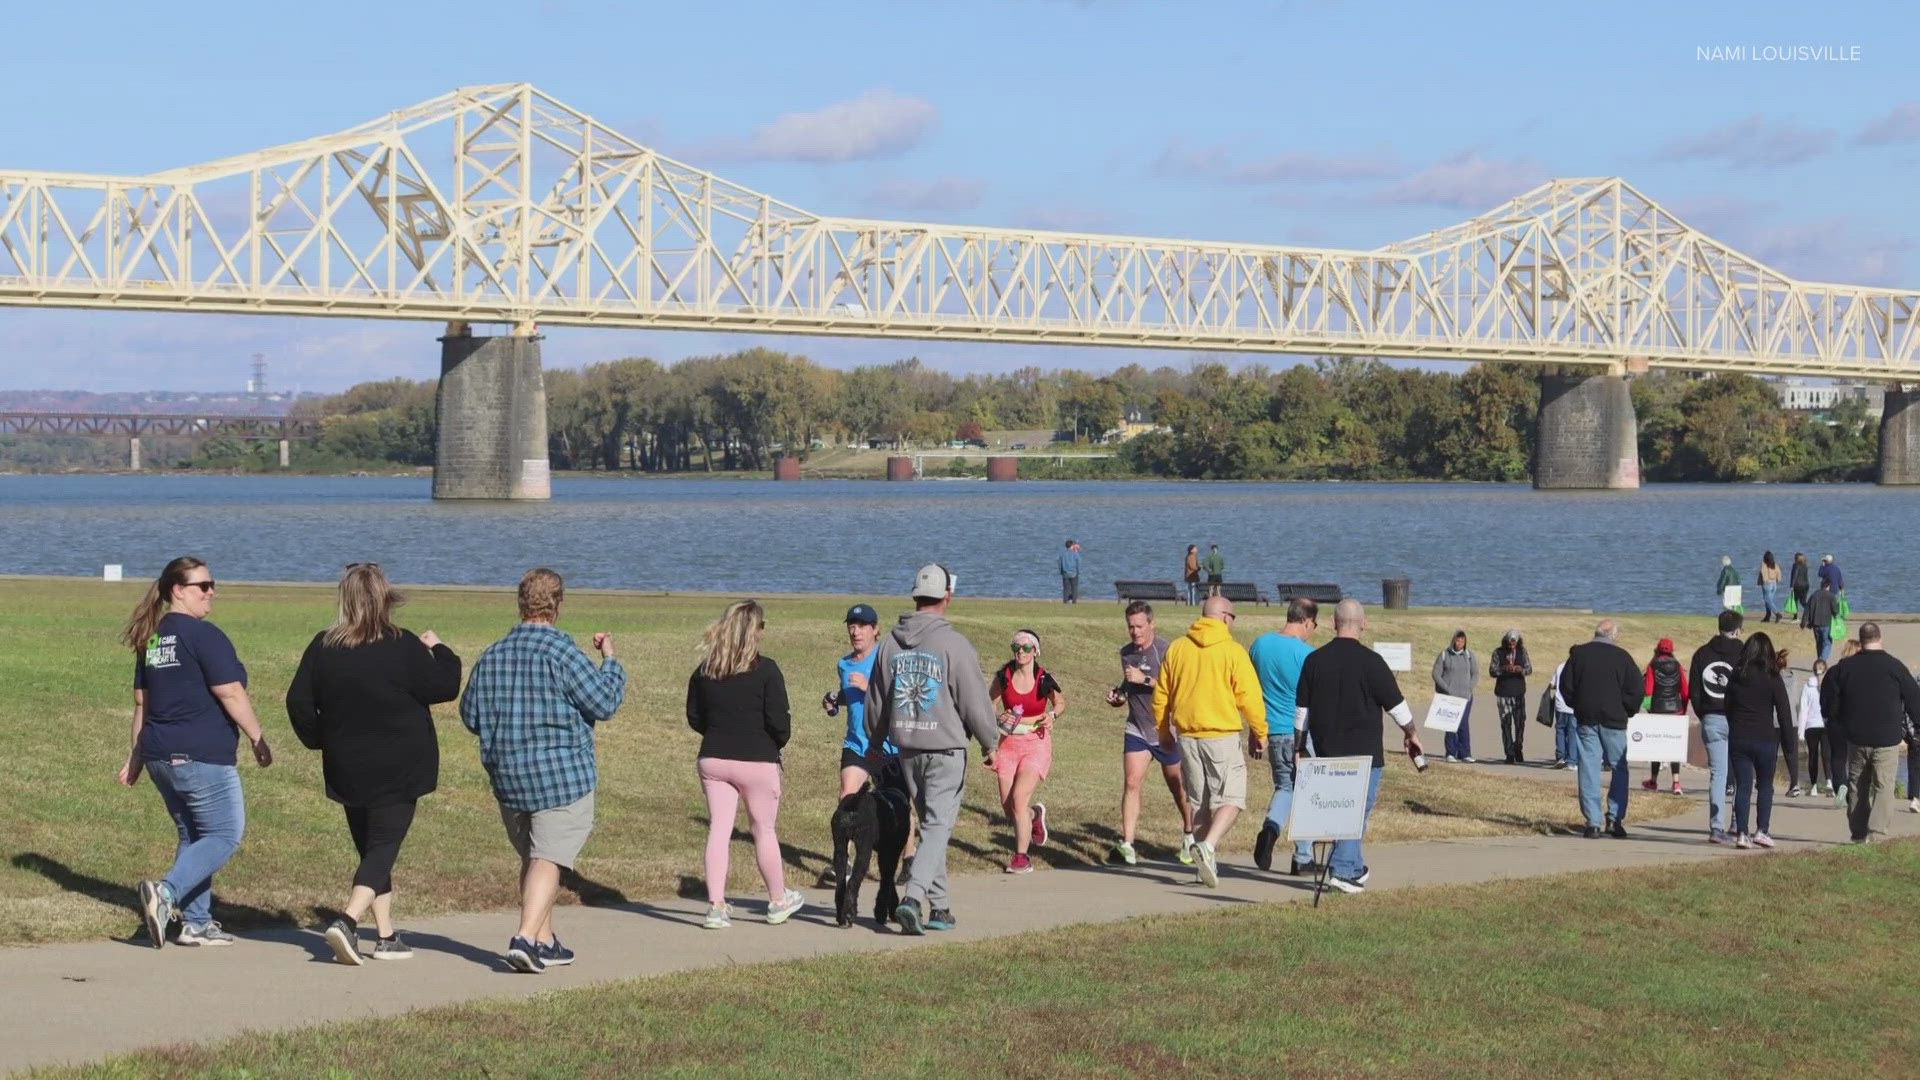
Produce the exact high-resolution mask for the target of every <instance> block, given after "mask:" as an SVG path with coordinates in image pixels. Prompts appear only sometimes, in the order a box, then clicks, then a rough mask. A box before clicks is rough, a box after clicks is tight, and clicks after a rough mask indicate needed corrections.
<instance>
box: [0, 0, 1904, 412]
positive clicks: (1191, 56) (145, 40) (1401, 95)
mask: <svg viewBox="0 0 1920 1080" xmlns="http://www.w3.org/2000/svg"><path fill="white" fill-rule="evenodd" d="M276 7H284V9H285V13H281V11H279V10H276ZM18 8H20V9H19V10H15V11H13V12H10V15H9V27H8V31H9V33H8V36H9V38H10V40H12V41H13V42H14V43H15V44H16V47H15V48H14V49H12V50H10V55H9V62H8V63H7V64H6V65H4V66H3V67H0V92H3V93H4V99H5V100H6V101H8V102H9V103H10V106H11V107H10V108H9V109H8V111H7V113H6V116H5V119H4V120H3V121H0V167H6V168H29V169H47V170H57V171H86V172H110V173H131V174H139V173H144V172H150V171H154V170H157V169H161V168H166V167H169V166H174V165H181V164H187V163H191V162H195V161H201V160H206V159H211V158H216V157H221V156H225V155H229V154H235V153H241V152H244V151H247V150H252V149H256V148H259V147H264V146H268V145H273V144H276V143H282V142H288V141H292V140H295V139H299V138H303V137H307V136H311V135H318V134H322V133H326V132H330V131H335V130H338V129H341V128H344V127H348V126H351V125H353V124H357V123H360V122H363V121H365V120H368V119H371V118H373V117H376V116H378V115H380V114H382V113H384V112H387V111H389V110H392V109H395V108H399V107H402V106H405V105H409V104H412V103H414V102H417V101H420V100H424V99H426V98H430V97H433V96H435V95H437V94H440V93H443V92H445V91H447V90H449V89H452V88H453V87H455V86H461V85H469V84H476V83H492V82H514V81H529V82H532V83H534V84H535V85H537V86H539V87H541V88H542V89H543V90H545V91H546V92H547V93H549V94H551V95H553V96H555V97H557V98H559V99H560V100H562V101H565V102H567V103H569V104H571V105H573V106H574V107H575V108H577V109H580V110H581V111H583V112H586V113H589V114H592V115H593V116H595V117H596V118H598V119H600V120H602V121H604V122H606V123H609V124H611V125H613V126H614V127H616V128H620V129H622V130H625V131H627V132H628V133H629V134H631V135H633V136H634V137H636V138H638V139H640V140H641V141H643V142H646V143H649V144H651V145H654V146H657V147H658V148H660V149H661V150H663V151H666V152H668V153H671V154H674V155H675V156H678V157H681V158H682V159H684V160H686V161H688V162H689V163H691V164H695V165H700V166H703V167H707V168H710V169H712V170H713V171H714V172H716V173H719V174H720V175H722V176H724V177H726V178H728V179H731V180H733V181H735V182H738V183H741V184H744V185H746V186H749V187H752V188H755V189H758V190H761V191H765V192H767V193H768V194H771V195H773V196H775V197H777V198H780V199H783V200H785V201H787V202H789V203H792V204H795V205H797V206H800V207H803V208H806V209H809V210H815V211H818V212H821V213H827V214H845V215H859V216H869V217H896V218H903V219H908V220H932V221H955V222H974V223H981V224H996V225H1009V226H1031V227H1048V228H1059V229H1076V230H1077V229H1086V230H1094V231H1100V232H1117V233H1131V234H1139V235H1149V236H1169V237H1191V238H1194V239H1212V240H1240V241H1249V242H1273V243H1287V242H1293V243H1306V244H1314V245H1324V246H1333V247H1356V248H1365V247H1372V246H1376V245H1378V244H1381V243H1385V242H1387V241H1390V240H1394V239H1398V238H1401V237H1404V236H1409V235H1413V234H1417V233H1420V232H1424V231H1427V230H1429V229H1433V228H1437V227H1440V226H1443V225H1447V224H1451V223H1453V222H1455V221H1458V220H1460V219H1461V218H1463V217H1468V216H1471V215H1473V214H1475V213H1478V212H1481V211H1483V210H1485V209H1487V208H1489V207H1491V206H1493V205H1495V204H1497V203H1499V202H1501V201H1503V200H1504V199H1506V198H1509V197H1511V196H1513V195H1517V194H1519V193H1520V192H1522V191H1524V190H1525V189H1527V188H1529V187H1531V186H1533V185H1534V184H1536V183H1538V182H1540V181H1541V180H1543V179H1546V178H1548V177H1551V176H1597V175H1621V176H1625V177H1627V178H1628V179H1629V180H1630V181H1632V182H1633V183H1634V184H1635V185H1636V186H1637V187H1639V188H1640V190H1642V191H1643V192H1645V193H1647V194H1648V195H1650V196H1651V197H1653V198H1654V199H1656V200H1658V201H1660V202H1662V203H1664V204H1666V205H1668V206H1669V207H1670V208H1672V209H1674V210H1675V211H1676V212H1677V213H1679V214H1680V215H1681V216H1682V217H1683V218H1685V219H1687V220H1689V221H1692V222H1694V223H1695V224H1696V225H1698V226H1700V227H1702V228H1704V229H1706V230H1707V231H1708V232H1710V233H1712V234H1714V235H1715V236H1717V237H1719V238H1720V239H1722V240H1724V241H1725V242H1727V243H1729V244H1731V245H1733V246H1734V247H1737V248H1739V249H1741V250H1744V251H1746V252H1748V253H1750V254H1753V255H1755V256H1758V257H1760V258H1762V259H1763V260H1765V261H1768V262H1770V263H1772V264H1773V265H1775V266H1777V267H1778V268H1780V269H1782V270H1784V271H1786V272H1788V273H1792V274H1795V275H1797V276H1801V277H1806V278H1815V279H1825V280H1837V281H1849V282H1858V283H1865V284H1885V285H1902V286H1920V251H1916V247H1915V245H1916V243H1920V219H1916V212H1915V210H1914V200H1913V195H1912V191H1913V177H1914V176H1915V175H1916V170H1917V168H1920V80H1916V79H1915V78H1914V76H1913V61H1912V58H1913V57H1914V56H1915V55H1920V48H1916V46H1920V30H1916V29H1915V23H1914V20H1913V19H1912V17H1911V14H1910V12H1908V11H1906V10H1904V9H1903V8H1902V6H1901V5H1897V4H1894V3H1846V2H1839V3H1829V4H1823V5H1819V6H1818V7H1809V6H1807V5H1804V4H1787V3H1745V4H1737V5H1736V4H1712V5H1707V4H1701V5H1690V6H1689V7H1688V9H1685V10H1681V9H1677V8H1676V7H1675V6H1672V5H1669V4H1661V3H1651V2H1642V0H1628V2H1611V3H1588V4H1577V5H1574V4H1569V5H1558V4H1556V5H1545V4H1538V3H1507V2H1478V3H1475V2H1465V3H1455V4H1358V3H1353V4H1342V3H1330V2H1314V0H1298V2H1273V3H1239V2H1231V3H1229V2H1191V3H1172V2H1151V0H1079V2H1075V0H998V2H996V0H969V2H965V3H961V2H949V3H931V2H910V3H895V4H882V3H851V2H849V3H832V2H817V3H807V4H798V3H791V2H789V3H760V2H749V0H734V2H732V3H729V4H726V5H717V6H701V5H688V4H644V5H643V4H620V3H600V2H589V0H523V2H493V0H472V2H468V3H460V4H440V3H416V4H409V5H400V4H391V5H390V4H383V3H362V2H358V0H341V2H335V3H330V4H326V5H322V6H321V7H320V8H315V7H313V6H311V5H306V6H301V7H295V6H294V5H257V4H255V5H240V4H222V3H199V4H195V5H190V6H188V7H186V8H183V9H181V12H182V13H181V14H174V15H164V16H163V15H162V14H160V9H156V8H154V7H153V6H152V5H149V4H139V5H135V4H121V3H104V4H90V5H80V4H69V5H32V6H31V7H27V6H25V5H19V6H18ZM189 11H190V12H191V13H192V14H190V15H189V14H185V12H189ZM21 42H31V43H33V46H32V47H31V48H21V47H18V46H19V43H21ZM1798 45H1810V46H1814V47H1826V48H1829V49H1831V50H1832V51H1833V52H1835V53H1838V54H1841V55H1846V54H1847V52H1848V50H1851V49H1852V48H1853V47H1856V46H1857V47H1858V50H1859V59H1858V60H1852V61H1842V62H1835V61H1822V60H1814V61H1803V62H1794V61H1767V60H1733V61H1726V60H1713V59H1707V60H1702V59H1699V58H1698V54H1697V50H1699V49H1701V48H1711V47H1713V46H1747V47H1750V48H1753V47H1766V46H1774V47H1786V48H1791V47H1793V46H1798ZM823 133H824V134H823ZM0 326H4V327H5V336H6V338H7V340H8V341H9V346H10V347H9V348H8V349H7V359H6V360H5V361H4V362H0V388H10V389H19V388H37V387H58V388H80V389H94V390H133V389H211V388H219V387H233V386H237V385H239V384H240V383H242V382H243V381H244V380H245V378H246V376H247V365H248V361H249V358H250V357H251V355H252V354H253V353H256V352H260V353H265V354H266V355H267V357H268V360H269V364H270V366H271V372H272V375H271V378H272V379H273V381H274V382H276V383H278V384H281V385H285V384H290V383H294V382H298V383H299V384H300V385H301V386H302V387H303V388H305V389H317V390H331V389H337V388H339V387H342V386H344V385H347V384H349V383H351V382H356V381H360V380H363V379H368V378H381V377H387V376H391V375H408V376H414V377H425V376H428V375H431V374H434V373H435V369H436V364H437V359H436V358H437V346H436V345H435V343H434V338H435V336H436V335H437V334H438V333H439V332H440V331H439V328H438V327H437V326H436V325H434V324H428V323H383V322H349V321H336V320H307V319H286V318H269V317H256V318H245V317H218V316H200V315H171V314H130V313H118V312H93V311H69V312H43V311H29V310H24V309H18V308H5V309H0ZM752 344H769V345H773V346H774V347H782V348H789V349H792V350H793V351H797V352H804V353H806V354H807V355H810V356H813V357H815V358H816V359H818V360H820V361H822V362H824V363H827V364H831V365H835V366H851V365H853V364H857V363H873V362H884V361H887V360H892V359H896V358H899V357H902V356H907V355H919V356H920V357H922V358H923V359H925V360H927V361H928V362H930V363H934V364H936V365H939V366H943V367H948V368H951V369H953V370H958V371H997V370H1010V369H1012V368H1015V367H1019V366H1022V365H1026V364H1039V365H1041V366H1044V367H1054V366H1075V367H1086V368H1096V369H1100V368H1112V367H1115V366H1118V365H1120V364H1124V363H1128V362H1132V361H1139V362H1143V363H1148V364H1156V363H1163V362H1164V363H1173V364H1185V363H1186V362H1187V359H1188V358H1187V356H1185V355H1182V354H1178V353H1169V352H1165V351H1158V352H1146V351H1133V350H1119V349H1071V348H1054V349H1049V348H1038V347H1019V346H984V345H979V344H946V343H930V342H908V341H902V342H890V341H884V340H840V339H802V340H795V339H780V338H774V337H754V336H749V335H698V334H688V333H643V332H627V331H613V330H604V331H567V330H556V331H554V332H553V333H551V334H550V336H549V338H548V341H547V344H546V353H545V355H546V362H547V364H548V366H550V367H562V366H577V365H580V364H583V363H590V362H593V361H596V360H602V359H611V358H614V357H619V356H628V355H647V356H653V357H655V358H658V359H662V360H673V359H676V358H678V357H681V356H685V355H691V354H697V353H703V352H714V351H721V350H727V349H733V348H742V347H746V346H748V345H752ZM1269 362H1271V359H1269Z"/></svg>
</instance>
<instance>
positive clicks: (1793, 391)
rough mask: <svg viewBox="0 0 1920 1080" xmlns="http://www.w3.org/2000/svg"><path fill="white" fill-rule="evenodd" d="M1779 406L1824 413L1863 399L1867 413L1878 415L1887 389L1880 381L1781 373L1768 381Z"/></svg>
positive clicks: (1795, 410) (1884, 405) (1881, 410)
mask: <svg viewBox="0 0 1920 1080" xmlns="http://www.w3.org/2000/svg"><path fill="white" fill-rule="evenodd" d="M1767 385H1768V386H1769V387H1771V388H1772V390H1773V393H1774V396H1775V397H1777V398H1779V399H1780V407H1781V408H1783V409H1787V410H1789V411H1792V412H1810V413H1823V412H1828V411H1830V410H1832V409H1833V407H1834V406H1836V405H1838V404H1840V403H1841V402H1843V401H1864V402H1866V405H1867V414H1868V415H1870V416H1879V415H1880V414H1881V413H1882V412H1883V411H1884V410H1885V408H1886V395H1887V388H1886V387H1884V386H1882V385H1880V384H1879V383H1870V382H1849V381H1840V380H1834V379H1804V378H1797V377H1793V376H1782V377H1779V378H1773V379H1768V380H1767Z"/></svg>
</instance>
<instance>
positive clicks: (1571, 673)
mask: <svg viewBox="0 0 1920 1080" xmlns="http://www.w3.org/2000/svg"><path fill="white" fill-rule="evenodd" d="M1616 632H1617V631H1616V628H1615V626H1614V622H1613V620H1612V619H1601V620H1600V625H1598V626H1596V627H1594V629H1593V640H1592V641H1589V642H1587V643H1586V644H1584V645H1575V646H1574V647H1573V648H1572V649H1571V650H1569V651H1568V653H1567V668H1566V670H1565V671H1563V672H1562V673H1561V674H1560V696H1561V697H1564V698H1566V699H1567V704H1568V705H1571V706H1573V717H1574V720H1575V721H1576V722H1577V723H1578V724H1579V732H1580V814H1581V816H1582V817H1584V818H1585V819H1586V822H1587V831H1586V837H1587V839H1589V840H1592V839H1595V838H1597V837H1598V836H1599V835H1600V829H1601V819H1600V760H1601V756H1602V755H1605V757H1606V760H1607V762H1608V764H1609V765H1611V766H1612V768H1613V784H1612V789H1611V790H1610V791H1609V792H1608V804H1609V812H1608V814H1607V818H1606V831H1607V832H1608V834H1610V835H1612V836H1613V837H1615V838H1617V839H1620V840H1624V839H1626V838H1627V829H1626V826H1625V825H1624V824H1623V823H1624V822H1625V821H1626V819H1627V780H1628V777H1627V717H1629V716H1632V715H1633V714H1634V713H1636V712H1639V711H1640V699H1641V696H1642V694H1641V691H1642V689H1643V688H1644V687H1643V686H1642V683H1641V681H1640V665H1639V664H1636V663H1634V662H1633V657H1632V655H1630V654H1629V653H1628V652H1627V650H1625V649H1623V648H1621V647H1620V646H1618V645H1616V644H1614V641H1613V638H1614V634H1615V633H1616Z"/></svg>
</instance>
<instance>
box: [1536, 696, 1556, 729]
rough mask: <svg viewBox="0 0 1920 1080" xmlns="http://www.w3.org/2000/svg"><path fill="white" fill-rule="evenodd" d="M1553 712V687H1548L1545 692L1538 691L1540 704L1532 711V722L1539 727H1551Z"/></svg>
mask: <svg viewBox="0 0 1920 1080" xmlns="http://www.w3.org/2000/svg"><path fill="white" fill-rule="evenodd" d="M1554 711H1555V710H1554V707H1553V687H1552V686H1548V687H1547V688H1546V689H1545V690H1542V691H1540V704H1539V706H1538V707H1536V708H1535V709H1534V710H1533V722H1534V723H1536V724H1539V725H1540V726H1541V727H1552V726H1553V720H1554V717H1553V714H1554Z"/></svg>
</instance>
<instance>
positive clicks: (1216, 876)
mask: <svg viewBox="0 0 1920 1080" xmlns="http://www.w3.org/2000/svg"><path fill="white" fill-rule="evenodd" d="M1194 847H1195V848H1197V849H1198V850H1197V851H1195V852H1194V855H1195V860H1194V869H1196V870H1198V871H1200V884H1202V885H1205V886H1206V887H1207V888H1209V889H1217V888H1219V887H1220V864H1219V862H1218V861H1216V859H1215V856H1214V854H1213V845H1212V844H1208V843H1205V842H1201V843H1199V844H1195V845H1194Z"/></svg>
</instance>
